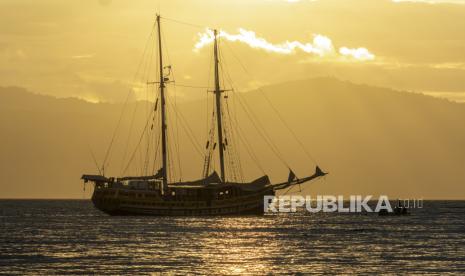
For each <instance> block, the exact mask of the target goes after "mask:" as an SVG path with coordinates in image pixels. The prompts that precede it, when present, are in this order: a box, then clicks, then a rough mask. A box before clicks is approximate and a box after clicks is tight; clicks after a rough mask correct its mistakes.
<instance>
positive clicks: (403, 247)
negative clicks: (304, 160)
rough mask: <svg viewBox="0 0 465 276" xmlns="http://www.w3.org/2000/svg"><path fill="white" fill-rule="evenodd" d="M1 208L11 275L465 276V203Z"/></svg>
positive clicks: (2, 241)
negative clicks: (387, 208) (273, 209)
mask: <svg viewBox="0 0 465 276" xmlns="http://www.w3.org/2000/svg"><path fill="white" fill-rule="evenodd" d="M0 210H1V211H0V222H1V224H0V273H4V274H35V275H36V274H47V275H49V274H91V273H92V274H158V273H171V274H185V273H199V274H253V275H257V274H258V275H263V274H281V273H283V274H288V273H293V274H299V273H303V274H306V273H392V274H397V273H406V272H410V273H418V274H425V273H434V274H444V273H447V272H449V273H454V274H463V273H465V201H425V202H424V207H423V209H416V210H413V212H412V214H411V215H410V216H403V217H394V216H392V217H380V216H377V215H376V214H366V215H362V214H337V213H316V214H311V213H307V212H298V213H294V214H277V215H266V216H261V217H257V216H248V217H197V218H195V217H110V216H107V215H105V214H103V213H101V212H100V211H98V210H96V209H94V208H93V206H92V203H91V202H90V201H85V200H52V201H50V200H0Z"/></svg>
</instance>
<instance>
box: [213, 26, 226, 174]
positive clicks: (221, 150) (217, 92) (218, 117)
mask: <svg viewBox="0 0 465 276" xmlns="http://www.w3.org/2000/svg"><path fill="white" fill-rule="evenodd" d="M217 34H218V32H217V31H216V30H214V35H215V45H214V47H215V48H214V55H215V95H216V121H217V123H218V144H219V146H220V148H219V153H220V154H219V155H220V169H221V181H223V182H226V175H225V171H224V144H223V126H222V122H221V93H222V92H223V91H224V90H221V89H220V76H219V69H218V65H219V60H218V42H217Z"/></svg>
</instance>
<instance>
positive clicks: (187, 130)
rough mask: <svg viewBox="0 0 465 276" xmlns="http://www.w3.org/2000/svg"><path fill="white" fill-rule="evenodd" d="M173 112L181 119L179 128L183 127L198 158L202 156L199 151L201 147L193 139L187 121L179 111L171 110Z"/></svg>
mask: <svg viewBox="0 0 465 276" xmlns="http://www.w3.org/2000/svg"><path fill="white" fill-rule="evenodd" d="M173 110H174V112H175V114H176V116H179V118H180V119H181V120H180V122H181V124H180V125H181V127H183V129H184V131H185V132H186V134H187V137H188V138H189V139H190V140H191V143H192V145H193V146H194V148H195V149H196V150H197V152H198V153H199V154H200V156H202V150H201V148H202V147H201V146H200V144H199V142H198V141H197V140H196V139H195V135H194V132H193V131H192V129H191V128H190V127H189V124H188V123H187V120H186V119H185V118H184V115H183V114H182V113H181V112H180V111H179V110H177V108H173Z"/></svg>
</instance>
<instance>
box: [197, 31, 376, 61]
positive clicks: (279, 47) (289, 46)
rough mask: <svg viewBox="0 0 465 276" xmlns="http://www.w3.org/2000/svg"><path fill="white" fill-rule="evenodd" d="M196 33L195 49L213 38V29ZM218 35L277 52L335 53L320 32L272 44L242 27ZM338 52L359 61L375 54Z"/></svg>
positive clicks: (319, 54)
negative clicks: (308, 38)
mask: <svg viewBox="0 0 465 276" xmlns="http://www.w3.org/2000/svg"><path fill="white" fill-rule="evenodd" d="M198 35H199V39H198V41H197V43H195V45H194V50H195V51H198V50H200V49H202V48H203V47H205V46H206V45H208V44H210V43H212V42H213V41H214V39H215V37H214V33H213V31H212V30H210V29H207V30H206V31H205V32H203V33H199V34H198ZM218 37H222V38H224V39H226V40H228V41H232V42H236V41H237V42H241V43H244V44H246V45H248V46H250V47H251V48H254V49H261V50H265V51H268V52H272V53H277V54H293V53H295V52H296V51H302V52H305V53H308V54H314V55H318V56H320V57H325V56H336V55H337V52H336V51H335V47H334V45H333V42H332V41H331V39H330V38H329V37H326V36H324V35H320V34H315V35H314V36H313V40H312V41H311V42H300V41H286V42H283V43H279V44H273V43H271V42H269V41H267V40H266V39H264V38H261V37H257V35H256V34H255V32H253V31H248V30H245V29H242V28H240V29H239V30H238V33H237V34H230V33H228V32H225V31H222V30H221V31H220V32H219V34H218ZM339 54H340V55H342V56H343V57H346V58H350V59H354V60H360V61H367V60H373V59H374V58H375V55H373V54H372V53H370V52H369V51H368V50H367V49H366V48H356V49H349V48H347V47H341V48H340V49H339Z"/></svg>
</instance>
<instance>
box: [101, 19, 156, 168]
mask: <svg viewBox="0 0 465 276" xmlns="http://www.w3.org/2000/svg"><path fill="white" fill-rule="evenodd" d="M154 30H155V24H154V25H153V27H152V31H151V32H150V35H149V37H148V38H147V42H146V44H145V48H144V52H143V54H142V59H141V61H140V62H139V65H138V67H137V70H136V74H135V76H134V79H136V76H137V74H138V73H139V70H140V66H141V64H142V61H143V58H144V56H145V53H146V50H147V46H148V44H149V40H150V38H151V37H152V36H153V34H154ZM131 92H132V90H131V89H129V91H128V93H127V95H126V99H125V100H124V104H123V109H122V110H121V114H120V116H119V119H118V123H117V124H116V127H115V130H114V131H113V135H112V138H111V141H110V144H109V146H108V148H107V151H106V153H105V158H104V159H103V167H105V164H106V163H107V159H108V156H109V154H110V150H111V148H112V146H113V142H114V140H115V136H116V133H117V131H118V129H119V127H120V125H121V120H122V118H123V114H124V111H125V109H126V105H127V103H128V101H129V96H130V95H131Z"/></svg>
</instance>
